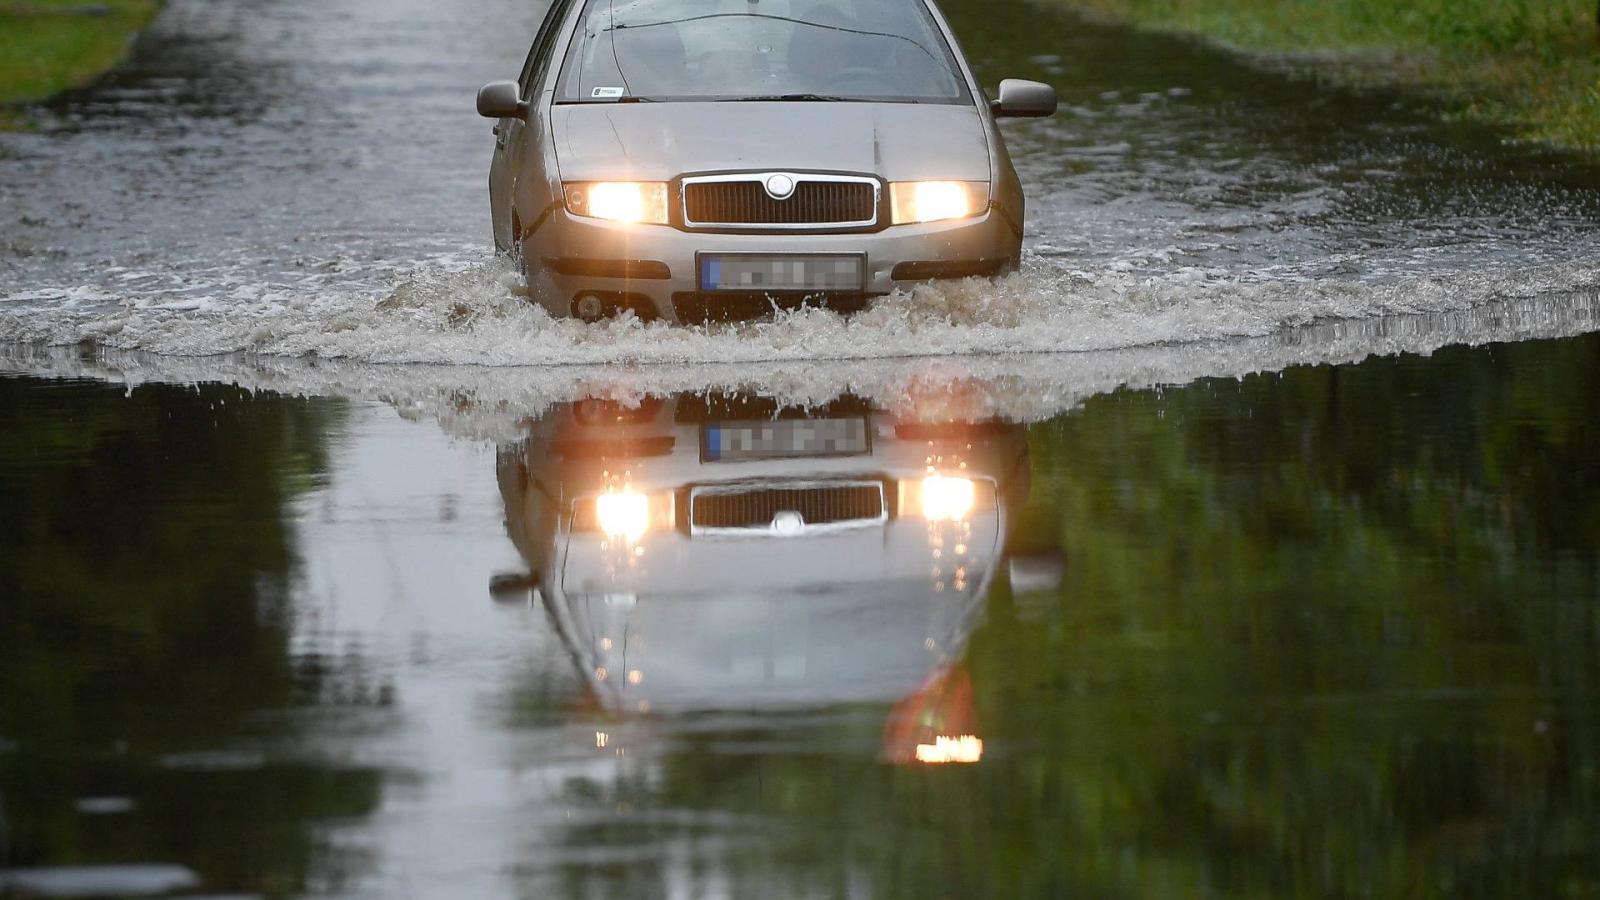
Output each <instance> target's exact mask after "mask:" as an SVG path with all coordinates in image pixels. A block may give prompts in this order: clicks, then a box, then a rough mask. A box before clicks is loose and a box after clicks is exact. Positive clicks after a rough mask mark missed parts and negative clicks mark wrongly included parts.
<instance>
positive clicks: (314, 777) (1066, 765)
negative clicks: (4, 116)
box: [0, 0, 1600, 898]
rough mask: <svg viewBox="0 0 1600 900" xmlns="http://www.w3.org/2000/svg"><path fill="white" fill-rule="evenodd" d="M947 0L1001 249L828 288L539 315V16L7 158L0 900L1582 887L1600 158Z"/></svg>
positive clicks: (250, 8) (327, 24)
mask: <svg viewBox="0 0 1600 900" xmlns="http://www.w3.org/2000/svg"><path fill="white" fill-rule="evenodd" d="M943 5H944V7H945V9H946V10H947V12H948V13H949V14H950V16H951V18H952V20H953V21H954V23H955V25H956V27H957V30H958V32H959V34H960V36H961V38H962V40H963V42H964V44H965V47H966V50H967V52H968V53H969V55H970V56H972V57H973V59H974V60H975V62H977V64H978V65H979V67H980V69H981V71H982V74H983V77H984V78H985V80H986V81H988V82H989V83H991V85H992V84H993V83H994V82H996V81H998V79H999V78H1000V77H1004V76H1018V77H1034V78H1040V79H1044V80H1048V81H1051V82H1053V83H1054V84H1056V85H1057V87H1058V89H1059V90H1060V91H1061V94H1062V97H1063V113H1062V115H1060V116H1058V117H1057V118H1056V119H1054V120H1051V121H1045V122H1025V123H1016V124H1014V125H1008V126H1007V128H1008V129H1009V130H1008V132H1007V134H1008V139H1009V140H1010V144H1011V148H1012V151H1013V155H1014V156H1015V158H1016V160H1017V163H1018V166H1019V169H1020V170H1021V173H1022V175H1023V179H1024V182H1025V184H1026V186H1027V189H1028V194H1029V198H1030V204H1031V206H1030V220H1029V238H1028V245H1027V251H1026V253H1027V258H1026V260H1025V265H1024V269H1023V271H1022V272H1020V273H1019V274H1017V275H1015V276H1012V277H1010V278H1007V279H1005V280H1003V281H1001V282H999V283H989V282H969V283H962V284H956V285H947V286H943V287H940V288H937V289H935V288H929V289H921V290H918V291H916V292H914V293H911V294H908V295H904V296H895V297H890V298H886V299H884V300H882V301H880V302H879V303H877V304H876V305H875V306H874V307H873V308H872V309H870V310H868V311H866V312H864V313H862V314H859V315H857V316H855V317H852V318H848V319H845V318H840V317H838V316H835V315H833V314H831V313H826V312H819V311H802V312H799V313H795V314H792V315H791V314H784V315H780V316H778V317H777V318H775V319H773V320H769V321H763V322H755V323H741V324H733V325H726V326H712V327H708V328H697V329H688V328H669V327H666V326H662V325H659V324H656V325H649V326H646V325H643V324H641V323H639V322H637V321H632V320H624V321H618V322H611V323H606V324H600V325H592V326H591V325H583V324H579V323H574V322H567V321H554V320H551V319H550V318H548V317H547V316H545V315H544V314H543V313H542V312H540V311H538V310H536V309H533V308H531V307H530V306H528V304H527V303H526V301H525V299H524V298H523V297H521V296H520V295H519V294H518V292H517V287H516V283H515V282H516V279H515V278H514V277H513V276H512V274H511V273H510V270H509V268H508V267H506V266H505V265H503V264H502V263H500V262H497V261H496V260H494V259H493V258H492V256H491V254H490V253H489V251H488V245H489V234H488V227H487V203H486V197H485V196H484V193H485V192H484V181H485V174H486V168H487V157H488V151H489V149H490V140H491V139H490V137H489V134H488V123H487V122H485V121H483V120H480V119H477V118H476V117H475V116H474V115H473V112H472V103H471V100H472V94H473V91H474V90H475V89H476V87H477V86H478V85H479V84H480V83H481V82H484V81H488V80H492V79H495V78H503V77H506V75H507V74H509V73H511V72H514V71H516V66H518V65H519V64H520V62H521V59H522V56H523V55H524V53H525V51H526V46H527V43H528V40H529V35H530V34H531V31H532V29H533V27H534V25H535V23H536V22H537V20H538V18H539V13H540V10H539V9H538V8H537V4H530V5H523V4H516V3H512V2H510V0H487V2H483V3H479V4H465V3H457V2H454V0H431V2H420V0H386V2H383V3H379V2H376V0H344V2H337V3H333V4H305V3H289V2H285V0H253V2H249V3H246V2H239V0H205V2H202V0H172V2H170V3H169V4H168V6H167V8H166V10H165V11H164V13H163V14H162V18H161V19H160V22H159V24H158V26H157V28H156V29H155V31H154V32H152V33H151V34H150V35H148V36H147V38H146V39H145V40H144V41H143V42H142V43H141V44H140V46H139V48H138V52H137V54H136V57H135V60H134V63H133V65H132V66H131V67H130V68H129V69H128V70H127V71H125V72H124V73H122V74H120V75H119V76H118V77H117V78H116V79H115V80H113V81H111V82H109V83H107V84H105V85H102V86H100V87H97V88H96V89H94V90H92V91H89V92H87V93H84V94H82V95H80V96H77V97H73V98H70V99H69V100H67V101H64V102H62V103H60V104H59V105H57V106H55V107H53V108H51V109H50V110H48V111H46V112H45V121H44V125H43V127H42V129H41V130H40V131H38V132H35V133H28V134H3V135H0V511H3V513H4V514H3V515H0V896H4V895H7V894H8V893H17V894H21V895H24V896H28V895H46V896H112V897H127V896H146V895H149V896H161V895H176V896H207V897H217V896H228V897H261V898H267V897H272V898H277V897H299V896H307V897H372V898H390V897H441V898H460V897H530V898H532V897H541V898H542V897H561V898H600V897H605V898H611V897H627V898H634V897H639V898H650V897H663V898H693V897H706V898H720V897H760V898H789V897H793V898H879V897H883V898H894V897H906V898H912V897H915V898H930V897H932V898H940V897H949V898H968V897H972V898H990V897H993V898H1003V897H1163V898H1164V897H1219V898H1220V897H1229V898H1233V897H1240V898H1254V897H1262V898H1267V897H1273V898H1277V897H1308V898H1309V897H1317V898H1322V897H1344V896H1363V897H1510V898H1525V897H1592V896H1600V850H1597V848H1600V718H1597V716H1596V714H1595V710H1596V699H1597V697H1600V618H1597V615H1596V610H1597V609H1600V262H1597V261H1600V254H1597V252H1596V251H1597V250H1600V171H1597V170H1596V169H1595V168H1594V167H1593V166H1590V165H1588V164H1585V163H1583V162H1582V161H1579V160H1576V159H1572V158H1569V157H1564V156H1562V155H1560V154H1556V153H1552V152H1548V151H1544V150H1540V149H1538V148H1529V147H1519V146H1513V145H1508V144H1505V143H1503V142H1502V141H1501V140H1500V138H1499V136H1498V135H1496V134H1494V133H1491V132H1487V131H1483V130H1479V129H1475V128H1472V127H1469V126H1464V125H1456V124H1447V123H1441V121H1440V120H1439V118H1438V117H1437V115H1436V114H1435V112H1436V111H1434V110H1431V109H1429V108H1427V107H1426V105H1424V104H1420V103H1418V102H1416V101H1413V100H1409V99H1406V98H1403V97H1397V96H1393V95H1390V94H1386V93H1382V92H1351V91H1342V90H1334V89H1330V88H1327V87H1323V86H1319V85H1317V84H1314V83H1312V82H1309V81H1305V80H1293V79H1290V78H1287V77H1284V76H1280V75H1276V74H1272V73H1269V72H1264V71H1262V70H1260V69H1251V68H1247V67H1245V66H1242V65H1241V64H1240V63H1239V62H1238V61H1236V60H1234V59H1231V58H1230V57H1227V56H1226V55H1223V54H1219V53H1216V52H1214V51H1210V50H1206V49H1204V48H1201V47H1198V46H1195V45H1193V44H1190V43H1187V42H1184V41H1180V40H1173V39H1168V38H1162V37H1152V36H1148V35H1139V34H1135V33H1131V32H1127V31H1123V30H1120V29H1115V28H1108V27H1105V26H1100V25H1094V24H1090V23H1086V22H1083V21H1080V20H1078V19H1076V18H1073V17H1071V16H1069V15H1066V14H1063V13H1061V12H1060V11H1059V10H1057V9H1056V8H1054V7H1052V6H1047V5H1035V4H1028V3H1023V2H1017V0H946V2H945V3H944V4H943ZM1063 351H1069V352H1063Z"/></svg>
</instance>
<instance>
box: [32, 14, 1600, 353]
mask: <svg viewBox="0 0 1600 900" xmlns="http://www.w3.org/2000/svg"><path fill="white" fill-rule="evenodd" d="M945 6H946V8H947V11H948V13H949V15H950V17H951V19H952V21H953V23H954V25H955V27H956V29H957V32H958V34H959V36H960V37H961V39H962V41H963V42H964V45H965V47H966V50H967V52H968V55H969V56H970V57H972V59H973V60H974V64H975V65H976V66H978V68H979V71H980V74H981V77H982V79H983V80H984V81H985V82H986V83H988V84H990V85H991V86H992V85H993V84H994V83H997V82H998V80H999V79H1000V78H1002V77H1006V76H1021V77H1031V78H1041V79H1045V80H1048V81H1050V82H1052V83H1054V84H1055V86H1056V87H1057V89H1058V90H1059V91H1060V93H1061V97H1062V100H1063V112H1062V113H1061V114H1060V115H1058V116H1057V117H1056V118H1055V119H1053V120H1049V121H1043V122H1023V123H1015V124H1008V125H1007V126H1006V127H1007V136H1008V140H1009V142H1010V145H1011V149H1012V153H1013V156H1014V157H1015V158H1016V162H1017V165H1018V167H1019V169H1020V171H1021V173H1022V176H1023V179H1024V182H1025V186H1026V188H1027V192H1028V195H1029V201H1030V207H1029V223H1028V229H1029V235H1028V240H1027V244H1026V251H1025V252H1026V260H1025V268H1024V271H1023V272H1022V273H1020V274H1018V275H1017V276H1015V277H1012V278H1009V279H1007V280H1005V281H1004V282H1002V283H1000V284H998V285H993V284H988V283H981V284H975V285H967V286H959V285H958V286H946V287H943V288H936V289H934V288H930V289H925V290H920V291H917V292H915V293H913V294H910V295H903V296H895V297H890V298H886V299H884V300H882V301H880V302H879V303H877V304H876V305H875V307H874V308H873V309H872V310H870V311H869V312H867V313H866V314H864V315H862V316H859V317H857V318H855V319H852V320H849V321H848V322H842V321H840V320H838V319H837V318H835V317H830V316H805V315H802V316H798V317H793V318H784V319H782V320H780V321H778V322H772V323H766V324H763V325H758V326H744V327H736V328H724V329H713V330H711V331H709V332H703V333H701V332H697V333H694V334H688V333H686V332H682V331H675V330H670V329H666V328H665V327H664V326H663V327H661V328H646V327H643V326H640V325H638V324H636V323H635V324H628V325H616V324H613V325H602V326H589V327H586V326H581V325H576V324H574V323H570V322H556V321H552V320H550V319H549V318H548V317H546V316H544V315H543V314H542V313H540V312H538V311H536V310H532V309H530V308H529V306H528V304H527V303H526V302H525V301H524V298H523V297H522V296H520V295H519V294H518V293H517V290H518V286H517V279H516V277H515V276H514V275H513V274H512V272H511V270H510V268H509V267H508V266H504V265H502V264H499V263H496V262H495V261H494V260H493V259H492V257H491V254H490V253H489V246H490V243H491V242H490V235H489V229H488V212H487V196H486V185H485V182H486V177H487V176H486V172H487V167H488V159H489V153H490V150H491V149H492V138H491V137H490V136H489V133H488V132H489V128H488V126H489V123H487V122H485V121H483V120H481V119H479V118H477V117H476V115H475V114H474V111H473V107H472V102H471V98H472V94H473V92H474V91H475V90H476V88H477V87H478V86H479V85H480V84H482V83H483V82H485V81H487V80H490V79H493V78H504V77H507V76H508V75H509V74H510V73H513V72H515V71H517V67H518V66H520V64H521V61H522V59H523V57H524V55H525V54H526V51H527V44H528V42H529V38H528V34H529V33H531V31H532V30H533V28H534V27H535V23H536V21H537V18H538V15H539V9H538V8H537V5H534V6H523V5H519V4H513V3H510V2H506V0H493V2H491V3H489V4H488V5H482V4H479V5H474V6H472V7H471V8H470V9H469V8H467V7H464V6H458V5H454V4H449V3H444V4H439V3H433V4H429V3H421V2H411V0H402V2H400V3H398V4H397V3H392V2H391V3H376V2H372V0H351V2H347V3H343V4H340V5H338V6H337V7H335V8H333V9H331V10H330V9H324V8H313V7H310V6H306V5H304V4H290V3H264V4H263V3H254V4H243V3H229V2H221V3H213V2H199V0H177V2H174V3H173V4H171V6H170V8H169V9H168V10H167V11H166V12H165V13H164V14H163V17H162V19H161V21H160V23H159V24H158V27H157V29H156V31H155V32H154V33H153V34H152V35H150V36H149V38H148V39H147V41H146V43H145V45H144V47H143V51H142V52H141V53H140V55H139V56H138V58H137V60H136V63H135V65H134V66H133V67H132V68H131V69H130V70H129V71H128V72H127V73H126V74H124V75H122V76H120V77H119V80H118V81H116V82H115V83H113V84H111V85H109V86H107V87H106V88H104V89H102V90H99V91H96V92H94V93H92V94H90V95H88V96H86V97H83V98H80V99H78V100H75V101H72V102H68V103H66V104H64V105H62V106H61V107H60V108H59V110H57V118H55V119H54V120H53V121H52V123H51V124H50V126H49V127H48V128H47V129H46V131H44V132H43V133H39V134H30V135H5V136H0V209H3V210H4V211H5V212H4V220H5V221H4V222H3V225H4V227H3V228H0V240H3V241H4V244H3V245H0V340H8V339H9V340H25V341H29V342H42V343H54V344H76V343H88V344H91V345H95V346H102V347H108V348H114V349H118V350H143V351H152V352H157V353H163V354H182V355H208V354H215V353H227V352H239V351H246V352H256V353H265V354H273V355H281V356H288V357H304V356H308V355H314V356H318V357H323V358H341V359H353V360H360V361H366V362H408V363H414V362H420V363H441V364H461V363H481V364H488V365H510V364H535V365H546V364H551V363H574V364H583V363H610V362H615V361H618V360H632V361H638V362H674V363H698V362H726V361H735V360H747V361H754V360H775V359H815V358H821V357H827V358H860V357H884V356H903V355H911V354H930V353H932V354H947V353H994V352H1006V351H1030V352H1050V351H1061V350H1103V349H1119V348H1125V347H1133V346H1146V345H1151V344H1158V343H1166V342H1177V341H1194V340H1205V339H1219V338H1231V337H1238V336H1259V335H1264V334H1271V333H1275V332H1279V331H1282V330H1284V329H1285V328H1290V327H1294V326H1297V325H1301V324H1305V323H1308V322H1313V321H1318V320H1326V319H1350V318H1356V319H1360V318H1369V317H1372V316H1375V315H1385V314H1404V313H1436V312H1449V311H1458V310H1464V309H1471V308H1474V307H1477V306H1480V305H1482V304H1484V303H1487V302H1490V301H1493V300H1497V299H1526V298H1529V297H1537V296H1543V295H1550V294H1560V293H1565V292H1569V291H1574V290H1583V289H1589V288H1593V287H1595V286H1597V285H1600V271H1597V269H1596V266H1595V263H1594V260H1595V259H1596V258H1600V255H1597V253H1596V250H1597V249H1600V237H1597V235H1600V229H1597V227H1596V223H1597V222H1600V171H1597V170H1596V169H1595V168H1594V167H1592V166H1586V165H1583V164H1580V163H1578V162H1576V161H1574V160H1571V159H1566V158H1562V157H1559V156H1554V155H1551V154H1548V153H1544V152H1541V151H1538V150H1534V149H1528V148H1517V147H1505V146H1501V145H1500V144H1499V143H1498V142H1497V140H1496V138H1495V136H1494V135H1492V134H1488V133H1481V132H1474V131H1470V130H1467V129H1464V128H1459V127H1452V126H1446V125H1440V124H1438V123H1437V120H1436V117H1435V116H1434V115H1433V111H1431V110H1427V109H1422V108H1419V107H1417V106H1415V105H1414V104H1408V103H1407V102H1405V101H1403V100H1401V99H1398V98H1395V97H1392V96H1388V95H1384V94H1352V93H1340V92H1335V91H1329V90H1320V89H1318V88H1317V87H1316V86H1315V85H1313V84H1310V83H1308V82H1294V81H1289V80H1287V79H1284V78H1280V77H1276V76H1271V75H1264V74H1262V73H1261V72H1259V71H1254V70H1250V69H1247V68H1244V67H1243V66H1241V65H1240V64H1239V63H1237V62H1236V61H1233V60H1230V59H1229V58H1227V57H1224V56H1221V55H1219V54H1216V53H1214V52H1209V51H1205V50H1202V49H1200V48H1197V47H1195V46H1192V45H1190V44H1187V43H1184V42H1181V41H1176V40H1170V39H1164V38H1157V37H1148V36H1137V35H1133V34H1130V33H1128V32H1124V31H1119V30H1115V29H1108V28H1104V27H1098V26H1093V25H1089V24H1086V23H1084V22H1081V21H1079V20H1077V19H1074V18H1071V17H1069V16H1066V15H1063V14H1061V13H1059V12H1058V11H1055V10H1053V9H1051V8H1049V7H1042V6H1036V5H1030V4H1026V3H1022V2H1011V0H1008V2H1001V3H979V2H976V0H956V2H952V3H948V4H946V5H945ZM1558 305H1559V304H1558Z"/></svg>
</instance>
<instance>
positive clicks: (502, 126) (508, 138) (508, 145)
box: [489, 0, 572, 252]
mask: <svg viewBox="0 0 1600 900" xmlns="http://www.w3.org/2000/svg"><path fill="white" fill-rule="evenodd" d="M571 5H572V4H571V3H570V2H569V0H555V2H553V3H551V4H550V8H549V9H548V10H547V11H546V12H545V17H544V23H543V24H542V25H540V27H539V34H538V36H536V37H535V38H534V42H533V47H532V49H531V50H529V51H528V59H527V61H526V62H524V63H523V65H522V75H521V77H519V78H518V79H517V83H518V84H519V85H520V86H521V88H522V99H523V102H525V103H528V104H529V110H528V116H529V118H530V119H532V120H533V124H534V127H535V128H537V119H536V118H535V117H537V115H538V110H537V106H536V101H537V100H538V97H537V96H536V94H537V92H538V85H539V84H540V83H541V82H543V80H544V78H545V74H546V73H547V72H548V71H549V68H550V57H551V56H552V55H553V54H554V52H555V46H556V40H555V39H556V36H557V34H558V33H559V32H560V31H561V22H562V19H563V18H565V14H566V11H567V10H568V9H569V8H570V7H571ZM529 128H530V122H529V121H525V120H523V119H518V118H509V119H501V120H500V121H498V122H496V123H495V126H494V159H493V160H492V161H491V162H490V164H489V214H490V216H491V218H492V219H493V222H494V245H495V249H497V250H499V251H501V252H509V251H511V250H512V249H513V245H514V244H515V242H516V241H517V240H518V239H519V238H520V235H517V234H516V230H517V228H516V227H514V224H513V223H517V224H519V225H525V224H526V223H520V222H517V216H516V208H515V207H516V204H515V202H514V200H513V198H514V197H515V196H516V187H517V184H516V180H517V174H518V173H519V172H521V171H522V170H523V168H522V167H523V163H524V160H525V159H526V158H527V155H528V154H529V153H534V154H537V152H538V151H537V150H536V149H535V148H530V147H528V146H527V144H528V143H529V138H530V137H537V134H534V135H530V134H529ZM535 158H536V157H535Z"/></svg>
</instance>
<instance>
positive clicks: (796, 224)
mask: <svg viewBox="0 0 1600 900" xmlns="http://www.w3.org/2000/svg"><path fill="white" fill-rule="evenodd" d="M683 216H684V222H685V224H687V225H688V226H689V227H690V228H714V227H719V226H735V227H743V228H783V229H794V228H866V227H871V226H872V225H875V224H876V223H877V221H878V189H877V186H876V185H875V184H873V183H872V182H871V181H864V180H814V181H800V182H799V183H798V184H796V185H795V188H794V193H793V194H791V195H790V196H789V197H787V198H785V199H783V200H776V199H774V198H773V197H771V196H770V195H769V194H768V193H767V189H766V187H765V185H764V184H763V182H762V181H761V180H760V179H759V178H753V179H752V180H749V181H731V180H722V179H716V180H706V181H694V180H689V181H686V182H685V183H684V186H683Z"/></svg>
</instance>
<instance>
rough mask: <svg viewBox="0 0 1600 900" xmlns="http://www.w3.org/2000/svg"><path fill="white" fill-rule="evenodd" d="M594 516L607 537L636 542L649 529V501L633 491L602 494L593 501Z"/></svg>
mask: <svg viewBox="0 0 1600 900" xmlns="http://www.w3.org/2000/svg"><path fill="white" fill-rule="evenodd" d="M595 514H596V516H597V517H598V518H599V520H600V530H601V531H603V532H605V533H606V536H607V537H612V538H622V539H624V540H628V541H637V540H638V539H639V538H642V537H644V533H645V531H647V530H648V529H649V528H650V500H649V498H648V497H646V496H645V495H643V494H639V493H634V492H633V491H624V492H623V493H620V494H602V495H601V496H600V497H599V499H597V500H596V501H595Z"/></svg>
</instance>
